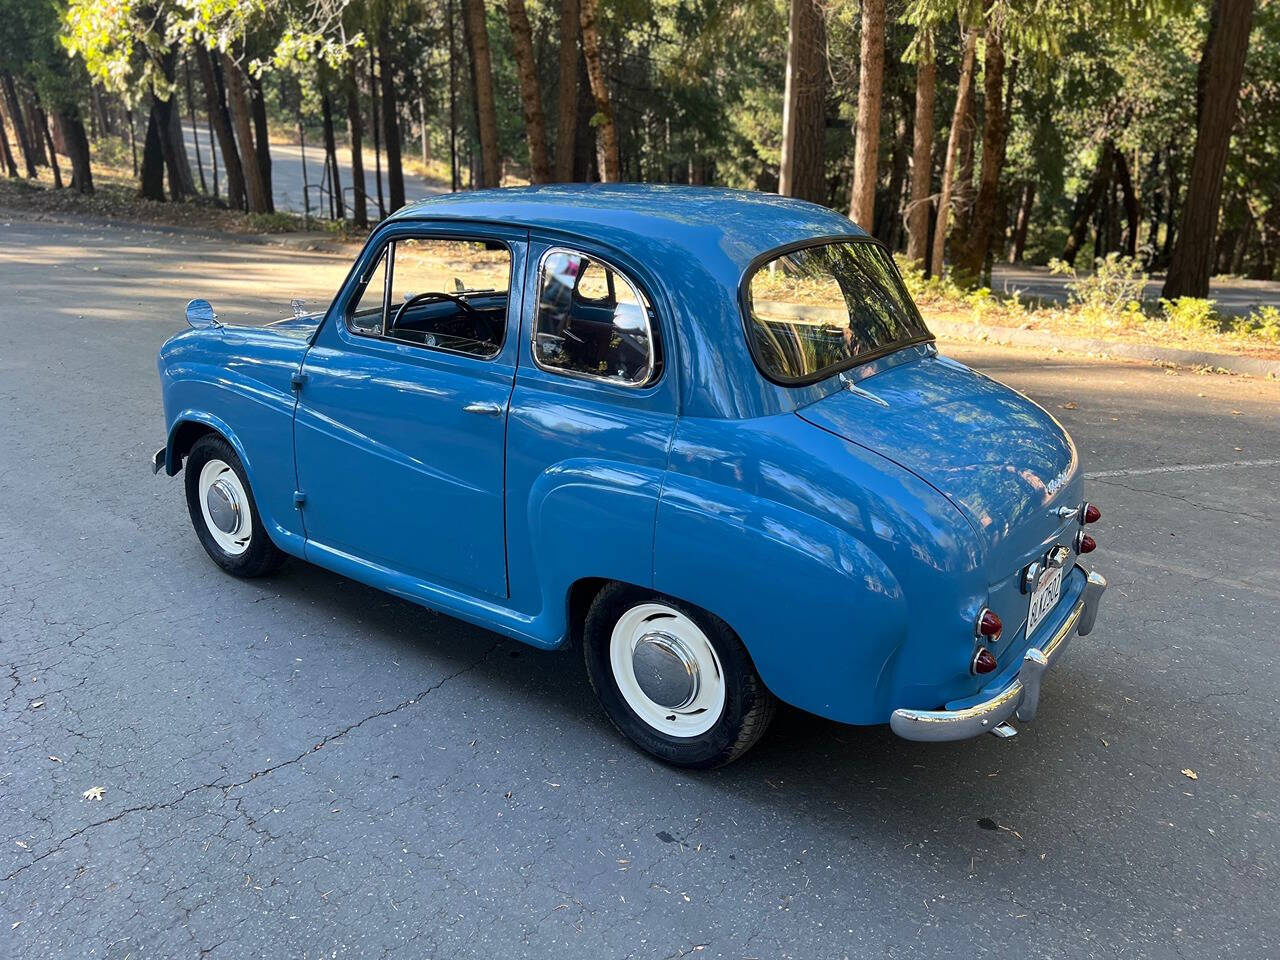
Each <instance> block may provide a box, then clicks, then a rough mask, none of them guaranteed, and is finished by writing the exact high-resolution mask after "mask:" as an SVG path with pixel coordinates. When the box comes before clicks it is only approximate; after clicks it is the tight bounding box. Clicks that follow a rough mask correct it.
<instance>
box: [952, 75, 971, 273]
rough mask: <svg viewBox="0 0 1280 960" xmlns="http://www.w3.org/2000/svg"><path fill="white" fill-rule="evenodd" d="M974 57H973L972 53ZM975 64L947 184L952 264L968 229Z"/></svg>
mask: <svg viewBox="0 0 1280 960" xmlns="http://www.w3.org/2000/svg"><path fill="white" fill-rule="evenodd" d="M975 57H976V54H975ZM977 69H978V67H977V61H976V59H975V62H974V80H973V88H974V93H973V95H972V96H970V98H969V102H968V104H967V106H968V110H967V111H966V112H965V115H964V119H963V120H962V121H961V123H960V140H959V143H958V144H957V146H956V174H955V176H954V177H953V178H952V181H951V232H950V235H949V236H948V237H947V239H948V240H949V241H950V242H951V245H952V248H953V250H952V254H951V256H952V259H953V261H954V259H955V255H956V250H955V249H954V248H955V247H956V246H957V244H958V243H960V242H961V241H963V239H964V236H965V234H966V233H967V232H968V230H969V218H970V217H972V216H973V196H974V185H973V157H974V142H975V137H974V133H975V131H976V128H977V125H978V117H977V113H978V108H977V99H978V98H977V83H978V81H977Z"/></svg>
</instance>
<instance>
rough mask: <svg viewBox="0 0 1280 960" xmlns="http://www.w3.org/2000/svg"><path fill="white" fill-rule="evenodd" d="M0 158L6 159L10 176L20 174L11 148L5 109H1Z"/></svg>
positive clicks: (6, 167) (6, 168) (5, 164)
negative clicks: (6, 129) (6, 128)
mask: <svg viewBox="0 0 1280 960" xmlns="http://www.w3.org/2000/svg"><path fill="white" fill-rule="evenodd" d="M0 160H3V161H4V166H5V170H7V171H8V173H9V176H11V177H16V176H18V167H17V164H15V163H14V162H13V151H12V150H10V149H9V134H8V133H7V132H6V131H5V126H4V110H3V109H0Z"/></svg>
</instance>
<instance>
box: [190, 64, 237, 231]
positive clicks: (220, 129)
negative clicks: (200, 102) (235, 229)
mask: <svg viewBox="0 0 1280 960" xmlns="http://www.w3.org/2000/svg"><path fill="white" fill-rule="evenodd" d="M195 54H196V66H197V67H198V68H199V70H200V81H201V83H203V84H204V101H205V109H206V110H207V111H208V113H209V124H210V126H212V127H213V132H214V136H216V137H217V138H218V150H219V151H220V152H221V153H222V167H223V169H224V170H225V171H226V174H227V203H228V204H230V205H231V206H232V207H233V208H235V209H237V210H243V209H245V179H244V168H243V167H242V166H241V165H240V154H239V152H238V151H237V150H236V139H235V133H234V132H233V131H232V128H231V114H230V112H229V111H228V110H227V103H226V95H225V91H224V90H223V85H222V70H221V66H220V64H218V63H215V62H214V59H213V57H211V56H210V55H209V51H208V50H207V49H205V47H204V46H203V45H202V44H199V43H197V44H196V45H195ZM217 180H218V177H217V167H216V166H215V167H214V192H215V193H216V192H217Z"/></svg>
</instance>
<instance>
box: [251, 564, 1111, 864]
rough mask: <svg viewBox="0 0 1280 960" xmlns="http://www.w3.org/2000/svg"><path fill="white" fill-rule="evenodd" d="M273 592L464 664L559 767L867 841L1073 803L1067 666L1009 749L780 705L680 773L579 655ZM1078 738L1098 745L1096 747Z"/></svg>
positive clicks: (402, 653)
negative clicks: (714, 763) (919, 735)
mask: <svg viewBox="0 0 1280 960" xmlns="http://www.w3.org/2000/svg"><path fill="white" fill-rule="evenodd" d="M272 589H273V590H275V591H276V592H278V593H279V594H280V595H281V597H282V598H284V599H286V600H295V601H297V602H304V601H305V602H308V603H311V604H314V605H315V607H317V608H318V611H319V612H321V613H324V614H327V615H328V616H329V617H331V618H332V623H333V625H334V627H335V628H337V629H338V630H341V629H342V625H343V623H344V622H349V623H350V626H351V632H352V633H357V632H358V633H359V634H360V635H361V637H362V641H361V642H368V643H371V644H375V645H377V646H379V647H381V648H383V652H384V653H386V654H387V655H388V656H390V657H392V659H395V660H396V661H397V662H399V663H401V664H402V665H406V664H408V663H411V662H412V661H413V660H414V659H415V658H416V659H417V660H418V661H420V662H422V663H423V664H425V665H427V666H428V667H429V672H430V673H431V674H433V675H438V674H440V673H452V672H455V671H457V670H459V669H461V668H466V667H470V668H471V670H472V672H473V675H474V678H475V679H476V681H477V683H478V684H479V685H480V686H483V687H485V688H488V689H492V690H493V697H494V699H495V701H502V702H503V703H505V704H507V705H508V706H509V711H508V712H509V714H510V715H511V716H513V717H514V716H521V715H523V716H525V717H528V718H529V723H530V727H536V725H537V723H539V722H541V718H544V717H548V716H550V717H554V718H555V719H554V722H555V725H556V728H557V732H556V735H555V738H554V741H552V744H553V746H552V755H551V756H547V745H546V743H539V744H538V747H537V748H538V751H539V752H540V753H541V754H542V755H543V758H544V759H545V760H547V761H549V762H553V763H554V762H556V761H557V758H556V756H555V755H554V751H555V750H562V751H563V757H562V758H560V759H561V761H562V762H563V764H564V765H565V766H566V767H569V766H571V765H572V764H574V763H576V762H580V760H581V759H582V757H583V756H588V757H590V756H595V757H602V758H607V759H608V760H610V761H613V760H616V761H618V762H617V764H616V767H617V768H618V769H617V773H616V774H615V775H617V776H627V777H634V776H646V777H650V778H652V780H653V782H654V784H655V785H657V786H660V785H661V782H662V781H664V780H667V781H671V782H672V783H673V784H674V783H676V782H679V783H683V784H688V783H689V782H690V781H691V780H692V781H696V782H697V783H698V784H699V785H700V786H701V787H702V788H704V789H705V790H708V791H711V792H712V793H714V794H716V795H722V796H724V797H726V798H727V797H729V796H730V795H731V796H732V798H733V799H732V801H727V804H729V805H726V806H724V807H723V808H722V812H723V810H730V809H731V810H733V811H735V813H736V815H738V816H743V815H746V816H751V813H750V811H751V810H752V809H755V811H756V814H757V815H758V816H759V817H762V818H766V819H767V818H773V817H777V816H779V815H785V816H786V817H788V818H791V817H794V816H796V815H797V813H798V812H799V813H802V814H803V816H804V817H806V818H807V819H808V820H810V821H813V822H815V823H817V824H818V825H819V826H822V825H825V826H826V827H827V828H829V829H830V830H832V831H834V832H836V833H840V834H848V833H849V832H850V831H853V832H855V833H856V832H858V831H867V832H868V833H869V834H870V835H871V836H874V837H875V838H876V842H877V844H880V843H888V842H889V841H893V842H897V841H899V840H901V842H903V843H907V842H912V843H914V842H922V841H927V840H929V839H930V838H933V839H935V840H937V839H938V837H937V836H936V835H937V833H938V828H939V825H940V824H943V825H945V824H952V825H954V826H963V827H967V828H968V829H966V830H964V831H963V832H964V834H965V835H966V836H978V835H977V834H973V833H972V832H971V831H974V830H989V831H1000V832H1003V833H1008V834H1009V837H1010V838H1012V837H1013V836H1014V835H1015V834H1017V831H1018V826H1017V825H1019V824H1025V822H1026V818H1027V816H1028V815H1032V816H1034V818H1035V819H1036V820H1037V821H1045V820H1047V819H1052V818H1055V817H1057V816H1058V815H1059V814H1062V815H1064V816H1065V815H1067V814H1066V812H1065V811H1059V810H1058V809H1057V808H1058V806H1059V804H1060V803H1067V802H1069V801H1066V800H1064V799H1063V797H1064V793H1066V792H1078V788H1077V790H1076V791H1065V790H1064V787H1065V786H1066V784H1065V783H1064V782H1063V778H1064V777H1067V776H1068V772H1067V770H1066V769H1064V766H1066V765H1064V764H1062V763H1061V755H1062V750H1063V749H1068V750H1070V749H1072V748H1070V747H1068V746H1067V745H1068V744H1069V743H1070V742H1071V741H1074V740H1079V739H1080V738H1081V736H1082V734H1080V733H1079V730H1078V729H1075V728H1073V727H1072V719H1073V718H1075V717H1078V716H1080V715H1081V714H1082V713H1084V712H1088V711H1089V709H1090V707H1089V704H1087V703H1084V702H1081V701H1078V700H1077V696H1073V695H1072V691H1073V690H1075V689H1076V688H1077V686H1078V685H1077V684H1076V683H1073V682H1072V679H1071V677H1070V673H1071V671H1070V670H1069V668H1068V667H1065V666H1064V669H1063V670H1062V671H1061V672H1062V673H1063V679H1062V682H1061V683H1059V684H1056V685H1055V689H1054V697H1053V698H1052V700H1053V702H1050V703H1046V704H1045V705H1044V706H1043V707H1042V710H1041V719H1040V722H1039V723H1038V724H1037V725H1036V726H1030V727H1025V728H1023V730H1022V732H1021V733H1020V734H1019V736H1018V737H1016V738H1014V739H1012V740H1008V741H1005V740H998V739H997V738H995V737H980V738H978V739H976V740H971V741H963V742H959V743H950V744H923V743H912V742H909V741H905V740H902V739H900V738H898V737H897V736H895V735H894V734H893V733H892V732H891V731H890V730H889V728H888V727H887V726H877V727H854V726H847V725H845V724H840V723H835V722H833V721H829V720H825V719H823V718H821V717H817V716H814V715H812V714H809V713H806V712H804V711H801V710H798V709H795V708H792V707H788V706H786V705H781V706H780V709H779V712H778V715H777V717H776V718H775V721H774V723H773V725H772V727H771V729H770V730H769V731H768V732H767V733H766V734H765V736H764V738H763V739H762V740H761V741H760V743H758V744H757V745H756V746H755V747H754V748H753V749H752V750H751V751H749V752H748V753H747V754H746V755H744V756H743V757H742V758H741V759H739V760H738V761H736V762H734V763H732V764H730V765H729V766H727V767H723V768H721V769H719V770H714V771H706V772H690V771H686V770H680V769H676V768H673V767H667V766H665V765H662V764H660V763H658V762H656V761H654V760H653V759H652V758H650V757H648V755H646V754H643V753H641V752H639V751H638V750H636V749H635V748H633V747H631V745H630V744H629V743H628V742H627V741H626V740H625V739H624V738H623V737H622V736H621V734H619V733H618V732H617V731H616V730H614V729H613V727H612V726H611V725H610V724H609V722H608V721H607V719H606V717H605V716H604V714H603V712H602V710H601V709H600V707H599V705H598V703H597V702H596V699H595V696H594V694H593V692H592V690H591V688H590V684H589V682H588V680H587V678H586V673H585V670H584V667H583V665H582V659H581V656H580V654H579V653H578V651H577V649H566V650H558V651H539V650H536V649H534V648H532V647H529V646H527V645H525V644H522V643H520V642H518V641H515V640H510V639H506V638H502V637H499V636H498V635H496V634H494V633H492V632H490V631H488V630H485V629H482V628H479V627H475V626H471V625H469V624H466V623H464V622H462V621H459V620H455V619H453V618H451V617H447V616H445V615H443V614H437V613H434V612H432V611H429V610H426V609H425V608H422V607H419V606H417V605H416V604H413V603H410V602H408V601H404V600H400V599H398V598H395V597H392V596H390V595H388V594H385V593H383V592H381V591H379V590H377V589H375V588H372V587H367V586H364V585H363V584H359V583H356V582H354V581H350V580H347V579H345V578H342V577H339V576H338V575H336V574H332V573H329V572H328V571H326V570H323V569H321V568H318V567H315V566H312V565H310V564H306V563H303V562H301V561H294V562H292V563H291V564H290V565H289V567H288V568H286V571H284V572H283V573H282V574H281V575H280V576H279V577H278V578H277V579H276V580H273V581H272ZM495 644H496V646H495ZM486 651H489V653H488V655H487V656H486V655H485V654H486ZM1085 722H1088V721H1085ZM1087 739H1088V741H1089V743H1090V744H1091V745H1092V746H1095V747H1096V746H1097V743H1096V738H1095V737H1093V736H1092V735H1089V736H1088V737H1087ZM1066 832H1067V833H1068V834H1070V833H1072V832H1074V831H1072V830H1070V829H1068V830H1067V831H1066ZM979 839H980V840H981V839H992V840H994V839H995V838H994V837H993V836H992V835H991V834H986V835H985V836H983V837H979ZM1001 839H1008V838H1003V837H1002V838H1001ZM965 849H966V850H967V849H968V848H967V847H965Z"/></svg>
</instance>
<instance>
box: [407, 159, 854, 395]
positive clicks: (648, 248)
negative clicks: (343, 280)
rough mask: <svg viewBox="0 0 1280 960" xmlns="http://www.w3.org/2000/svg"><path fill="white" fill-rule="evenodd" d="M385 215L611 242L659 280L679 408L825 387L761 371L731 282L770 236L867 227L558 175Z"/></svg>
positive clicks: (744, 197) (665, 189)
mask: <svg viewBox="0 0 1280 960" xmlns="http://www.w3.org/2000/svg"><path fill="white" fill-rule="evenodd" d="M388 219H389V220H391V221H401V222H410V223H411V222H413V221H415V220H422V221H435V222H440V221H447V220H452V221H457V222H459V223H472V224H476V223H479V224H492V225H504V226H514V227H520V228H524V229H527V230H529V231H530V232H533V233H539V234H542V235H544V236H546V237H547V238H548V239H550V240H552V241H553V242H568V243H573V242H574V240H575V238H581V239H582V240H583V241H589V242H591V243H593V244H599V245H604V246H605V247H607V248H610V249H611V250H613V251H616V252H617V253H618V255H619V256H618V257H617V259H618V260H619V264H620V265H621V266H624V267H625V266H626V265H627V263H628V261H629V262H631V263H633V264H634V265H636V266H637V267H639V268H640V269H641V270H642V271H643V272H644V274H645V275H644V276H640V277H637V278H636V279H638V280H641V281H645V280H648V281H649V282H650V284H651V285H656V286H659V287H660V288H661V291H662V292H663V293H665V294H666V297H667V299H668V302H669V303H670V304H671V319H672V322H673V323H674V324H675V331H674V332H675V334H676V336H677V338H678V339H679V341H680V350H679V351H678V357H677V364H678V366H679V370H680V376H679V379H680V404H681V410H682V411H683V412H684V413H685V414H686V415H690V416H704V417H735V418H743V417H753V416H766V415H769V414H774V413H782V412H786V411H790V410H794V409H796V408H798V407H799V406H802V405H803V404H805V403H808V402H812V401H813V400H816V399H818V398H819V397H821V396H823V395H824V393H825V392H826V390H827V388H824V387H823V386H822V385H817V384H815V385H812V386H809V387H783V386H779V385H777V384H773V383H770V382H769V381H768V380H766V379H765V378H764V377H763V376H761V375H760V372H759V370H758V369H757V368H756V366H755V361H754V360H752V359H751V355H750V352H749V350H748V348H747V341H746V336H745V331H744V329H743V319H742V310H741V306H740V305H739V300H738V290H739V286H740V284H741V282H742V279H743V276H744V275H745V273H746V271H747V268H748V267H749V266H750V265H751V264H752V262H753V261H755V260H756V259H757V258H759V257H760V256H761V255H763V254H765V253H768V252H770V251H773V250H777V249H778V248H780V247H786V246H788V245H792V244H802V243H805V242H813V241H816V240H821V239H830V238H834V237H849V238H865V237H866V234H865V233H864V232H863V231H862V230H860V229H859V228H858V227H857V226H856V225H855V224H854V223H853V222H852V221H851V220H849V218H848V217H845V216H842V215H841V214H839V213H836V212H835V211H834V210H830V209H828V208H826V207H821V206H818V205H817V204H814V203H807V202H805V201H803V200H796V199H793V198H790V197H779V196H775V195H773V194H767V193H756V192H753V191H749V190H725V189H720V188H715V187H689V186H678V185H668V184H556V185H548V186H537V187H523V188H514V189H503V190H475V191H467V192H462V193H452V194H444V195H442V196H437V197H431V198H429V199H426V200H421V201H418V202H417V203H414V204H411V205H410V206H407V207H403V208H402V209H400V210H399V211H397V212H396V213H395V214H394V215H392V217H390V218H388Z"/></svg>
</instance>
